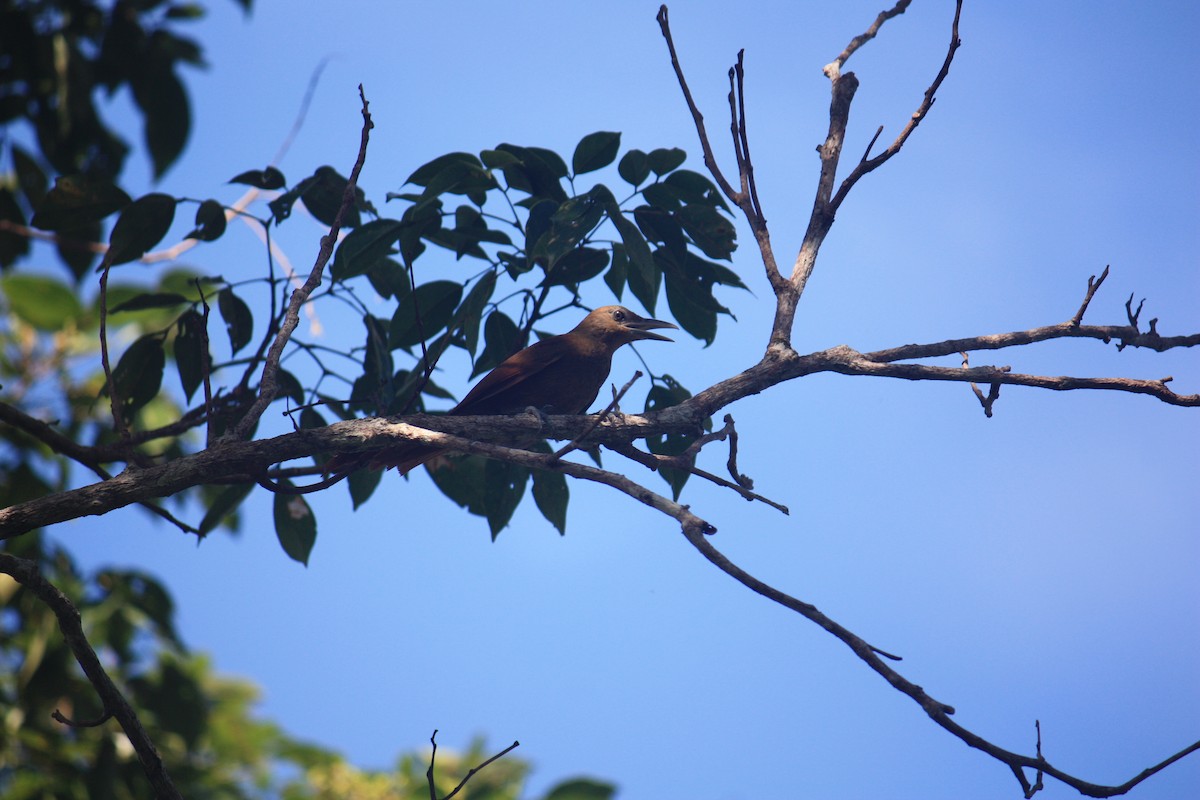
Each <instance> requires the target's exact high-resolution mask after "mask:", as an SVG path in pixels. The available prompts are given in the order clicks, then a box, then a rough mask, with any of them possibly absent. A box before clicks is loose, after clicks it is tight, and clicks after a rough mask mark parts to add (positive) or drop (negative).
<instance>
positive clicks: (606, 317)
mask: <svg viewBox="0 0 1200 800" xmlns="http://www.w3.org/2000/svg"><path fill="white" fill-rule="evenodd" d="M675 327H677V326H675V325H672V324H671V323H670V322H663V321H662V320H657V319H646V318H645V317H639V316H638V315H637V314H635V313H633V312H632V311H630V310H629V309H627V308H624V307H622V306H603V307H601V308H597V309H596V310H595V311H593V312H591V313H590V314H588V315H587V316H586V317H584V318H583V321H582V322H580V323H579V324H578V325H576V326H575V327H574V329H572V330H571V331H569V332H567V333H564V334H561V335H559V336H551V337H550V338H548V339H543V340H541V341H540V342H537V343H535V344H531V345H530V346H529V347H526V348H525V349H524V350H521V351H519V352H517V353H514V354H513V355H511V356H509V357H508V358H507V359H505V360H504V361H503V362H502V363H501V364H500V366H498V367H496V368H495V369H493V370H492V371H491V372H489V373H488V374H487V375H485V376H484V377H483V380H481V381H480V382H479V383H477V384H475V387H474V388H473V389H471V391H470V392H468V393H467V396H466V397H464V398H463V399H462V402H460V403H459V404H458V405H456V406H455V407H454V408H452V409H450V411H448V412H446V413H448V414H455V415H458V416H471V415H476V414H518V413H520V412H522V411H524V410H525V409H527V408H529V407H531V406H532V407H533V408H536V409H538V410H539V411H545V412H548V413H554V414H582V413H583V412H585V411H587V409H588V406H590V405H591V404H592V402H593V401H594V400H595V399H596V395H598V394H599V393H600V389H601V387H603V386H604V382H605V380H607V379H608V373H609V370H610V369H611V368H612V357H613V353H614V352H616V350H617V348H619V347H621V346H622V345H626V344H629V343H630V342H636V341H639V340H642V339H656V340H658V341H663V342H669V341H672V340H671V339H668V338H667V337H666V336H663V335H662V334H658V333H654V332H653V330H652V329H653V328H675ZM444 452H446V451H445V450H441V449H439V448H434V447H430V446H428V445H422V444H417V443H411V444H405V445H401V446H399V447H395V448H391V449H389V450H385V451H383V452H382V453H378V454H376V455H375V457H374V458H373V459H372V461H371V466H373V467H383V468H385V469H390V468H391V467H396V468H397V469H398V470H399V471H400V474H401V475H403V474H405V473H407V472H408V471H409V470H411V469H413V468H414V467H417V466H419V465H421V464H424V463H425V462H426V461H428V460H430V459H431V458H434V457H435V456H437V455H440V454H442V453H444Z"/></svg>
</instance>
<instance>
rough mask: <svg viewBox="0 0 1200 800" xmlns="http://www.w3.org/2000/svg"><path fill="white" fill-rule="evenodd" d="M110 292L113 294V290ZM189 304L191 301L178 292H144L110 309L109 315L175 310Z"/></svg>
mask: <svg viewBox="0 0 1200 800" xmlns="http://www.w3.org/2000/svg"><path fill="white" fill-rule="evenodd" d="M109 292H110V294H111V292H112V289H111V288H110V289H109ZM187 302H189V301H188V299H187V298H186V297H184V296H183V295H181V294H177V293H176V292H144V293H142V294H138V295H134V296H133V297H131V298H129V299H128V300H126V301H124V302H123V303H118V304H117V305H115V306H113V307H111V308H109V309H108V313H109V314H119V313H121V312H122V311H145V310H146V309H148V308H174V307H175V306H180V305H183V304H184V303H187Z"/></svg>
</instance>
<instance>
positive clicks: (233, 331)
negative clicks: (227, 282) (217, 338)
mask: <svg viewBox="0 0 1200 800" xmlns="http://www.w3.org/2000/svg"><path fill="white" fill-rule="evenodd" d="M217 308H219V309H220V310H221V319H223V320H225V331H226V332H227V333H228V334H229V348H230V350H232V351H233V352H234V353H237V351H238V350H241V349H242V348H243V347H245V346H246V345H248V344H250V339H251V338H253V336H254V315H253V314H251V313H250V306H248V305H246V303H245V302H244V301H243V300H242V298H240V297H238V296H237V295H236V294H234V293H233V289H231V288H230V287H228V286H226V287H225V288H224V289H222V290H221V291H220V292H218V293H217Z"/></svg>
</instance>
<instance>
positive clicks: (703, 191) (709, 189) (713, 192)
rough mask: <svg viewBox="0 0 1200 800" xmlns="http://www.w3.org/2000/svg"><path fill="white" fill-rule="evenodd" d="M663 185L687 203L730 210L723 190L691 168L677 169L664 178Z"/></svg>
mask: <svg viewBox="0 0 1200 800" xmlns="http://www.w3.org/2000/svg"><path fill="white" fill-rule="evenodd" d="M662 185H663V186H664V187H666V188H668V189H670V190H671V192H672V193H673V194H674V196H675V197H677V198H678V199H679V200H682V201H683V202H685V203H689V204H695V203H699V204H702V205H708V206H712V207H714V208H715V207H718V206H719V207H720V208H723V209H725V210H726V211H728V210H729V206H727V205H726V204H725V200H724V198H723V197H722V196H721V192H720V191H719V190H718V189H717V187H716V186H715V185H714V184H713V182H712V181H710V180H709V179H708V178H706V177H704V176H703V175H701V174H700V173H699V172H692V171H691V170H690V169H677V170H675V171H674V172H672V173H671V174H670V175H668V176H667V177H666V178H665V179H663V182H662Z"/></svg>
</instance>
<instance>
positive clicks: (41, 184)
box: [10, 144, 50, 209]
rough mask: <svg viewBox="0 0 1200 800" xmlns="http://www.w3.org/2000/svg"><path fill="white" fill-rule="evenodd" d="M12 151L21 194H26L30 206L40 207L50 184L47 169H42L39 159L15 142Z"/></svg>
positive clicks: (11, 147)
mask: <svg viewBox="0 0 1200 800" xmlns="http://www.w3.org/2000/svg"><path fill="white" fill-rule="evenodd" d="M10 151H11V153H12V160H13V169H14V170H15V171H16V173H17V186H19V187H21V194H23V195H25V200H26V201H27V202H28V203H29V207H30V208H33V209H38V208H40V207H41V205H42V200H44V199H45V198H46V189H47V187H48V186H49V185H50V181H49V179H48V178H47V177H46V173H45V171H43V170H42V167H41V165H40V164H38V162H37V159H35V158H34V157H33V156H31V155H30V154H29V153H27V152H25V150H23V149H22V148H21V147H19V146H17V145H15V144H14V145H11V146H10Z"/></svg>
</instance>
